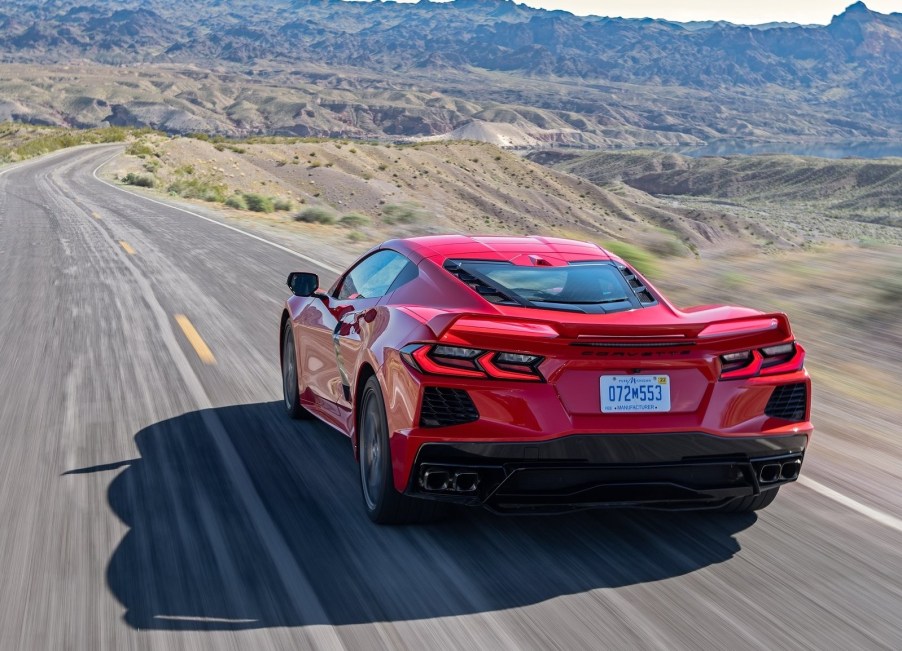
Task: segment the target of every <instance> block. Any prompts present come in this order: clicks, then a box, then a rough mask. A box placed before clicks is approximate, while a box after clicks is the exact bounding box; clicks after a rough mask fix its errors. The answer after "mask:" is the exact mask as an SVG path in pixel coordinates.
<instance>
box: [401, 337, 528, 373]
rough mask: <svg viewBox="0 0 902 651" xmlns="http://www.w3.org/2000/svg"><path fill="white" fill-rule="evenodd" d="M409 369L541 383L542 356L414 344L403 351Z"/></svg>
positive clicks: (402, 354)
mask: <svg viewBox="0 0 902 651" xmlns="http://www.w3.org/2000/svg"><path fill="white" fill-rule="evenodd" d="M401 356H402V357H403V359H404V361H406V362H407V364H408V365H410V366H412V367H413V368H414V369H416V370H418V371H420V372H421V373H428V374H430V375H446V376H449V377H467V378H482V379H495V380H520V381H527V382H541V381H542V380H543V378H542V374H541V373H539V370H538V365H539V364H540V363H541V361H542V358H541V357H539V356H538V355H523V354H520V353H505V352H498V351H493V350H482V349H476V348H465V347H463V346H445V345H432V344H411V345H410V346H406V347H405V348H403V349H402V350H401Z"/></svg>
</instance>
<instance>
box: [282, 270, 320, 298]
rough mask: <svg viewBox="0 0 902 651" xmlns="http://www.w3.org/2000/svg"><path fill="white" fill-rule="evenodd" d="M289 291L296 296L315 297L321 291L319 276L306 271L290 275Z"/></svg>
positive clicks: (294, 272)
mask: <svg viewBox="0 0 902 651" xmlns="http://www.w3.org/2000/svg"><path fill="white" fill-rule="evenodd" d="M288 289H290V290H291V293H292V294H294V295H295V296H314V295H315V294H316V293H317V291H316V290H318V289H319V276H317V275H316V274H312V273H307V272H306V271H293V272H291V273H290V274H288Z"/></svg>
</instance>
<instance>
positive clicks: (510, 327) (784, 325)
mask: <svg viewBox="0 0 902 651" xmlns="http://www.w3.org/2000/svg"><path fill="white" fill-rule="evenodd" d="M712 311H713V310H712ZM416 313H417V316H418V317H419V318H420V319H422V320H423V321H424V322H425V323H426V325H427V326H428V327H429V328H430V330H432V332H433V333H434V335H435V338H436V340H437V341H442V342H444V343H449V344H452V343H453V344H460V345H472V346H481V347H491V348H494V349H516V348H518V346H517V344H521V346H520V347H522V344H525V343H526V342H529V344H527V346H529V347H530V348H531V347H532V346H533V345H536V344H538V345H543V344H544V345H574V346H592V347H604V346H605V345H609V346H611V347H617V348H624V347H633V346H635V347H637V348H641V347H643V346H646V347H648V346H654V347H656V348H661V347H666V346H667V345H668V344H669V345H673V346H701V347H705V348H715V349H718V350H721V349H740V348H742V347H744V346H747V347H749V348H751V347H760V346H769V345H775V344H779V343H784V342H786V341H789V340H791V339H792V337H793V334H792V328H791V327H790V325H789V319H788V317H787V316H786V315H785V314H783V313H781V312H774V313H770V314H753V315H748V316H740V317H734V318H729V319H720V320H713V321H704V320H703V314H702V313H701V312H695V313H691V314H685V315H684V316H683V317H676V318H675V319H673V320H672V321H671V322H670V323H663V324H640V325H635V324H629V323H623V322H620V323H618V322H616V321H609V322H607V323H599V322H598V320H597V318H594V319H593V318H585V319H580V318H579V317H576V318H574V315H572V314H566V315H561V316H562V317H564V318H568V317H569V318H568V320H567V321H563V320H562V321H550V320H536V319H518V318H511V317H509V316H496V315H488V314H448V313H446V312H442V311H439V310H416ZM587 316H588V315H587ZM659 316H660V314H659Z"/></svg>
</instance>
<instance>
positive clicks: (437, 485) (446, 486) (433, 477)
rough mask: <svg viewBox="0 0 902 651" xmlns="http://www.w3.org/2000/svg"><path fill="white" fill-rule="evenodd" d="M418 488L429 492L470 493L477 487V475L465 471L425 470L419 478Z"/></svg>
mask: <svg viewBox="0 0 902 651" xmlns="http://www.w3.org/2000/svg"><path fill="white" fill-rule="evenodd" d="M420 486H422V487H423V488H424V489H425V490H427V491H430V492H438V491H451V492H454V493H472V492H475V491H476V489H477V488H478V487H479V473H477V472H472V471H467V470H460V471H454V470H448V469H446V468H427V469H426V470H424V471H423V474H422V476H421V477H420Z"/></svg>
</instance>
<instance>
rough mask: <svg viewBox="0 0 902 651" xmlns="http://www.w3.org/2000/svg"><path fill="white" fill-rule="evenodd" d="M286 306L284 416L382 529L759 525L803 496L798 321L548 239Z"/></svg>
mask: <svg viewBox="0 0 902 651" xmlns="http://www.w3.org/2000/svg"><path fill="white" fill-rule="evenodd" d="M288 286H289V289H290V290H291V292H292V295H291V296H290V297H289V298H288V300H287V301H286V303H285V309H284V311H283V313H282V317H281V325H280V328H281V329H280V350H281V368H282V385H283V392H284V401H285V409H286V411H287V413H288V415H290V416H291V417H293V418H310V417H315V418H318V419H320V420H322V421H324V422H325V423H327V424H329V425H331V426H332V427H334V428H336V429H338V430H339V431H340V432H342V433H343V434H345V435H346V436H348V437H350V439H351V441H352V444H353V446H352V447H353V450H354V454H355V457H356V458H357V461H358V466H359V481H360V486H361V493H362V497H363V499H362V501H363V506H364V508H365V510H366V513H367V514H368V516H369V517H370V518H371V519H372V520H373V521H375V522H378V523H386V524H390V523H406V522H417V521H426V520H430V519H434V518H437V517H439V516H440V514H441V513H442V512H443V510H444V509H445V508H446V507H447V506H448V505H449V504H461V505H473V506H483V507H485V508H488V509H491V510H493V511H495V512H499V513H556V512H562V511H569V510H577V509H585V508H601V507H608V508H611V507H625V508H644V509H710V510H712V511H720V512H724V511H726V512H746V511H755V510H758V509H762V508H764V507H766V506H767V505H769V504H770V503H771V502H772V501H773V500H774V498H775V497H776V495H777V492H778V491H779V489H780V488H781V487H782V486H783V485H785V484H787V483H790V482H793V481H795V480H796V479H797V478H798V476H799V472H800V470H801V466H802V461H803V458H804V455H805V450H806V448H807V446H808V442H809V439H810V437H811V435H812V431H813V428H812V425H811V423H810V422H809V418H810V409H811V381H810V379H809V376H808V373H807V372H806V370H805V368H804V360H805V350H804V349H803V347H802V345H801V344H799V343H798V342H797V341H796V340H795V338H794V336H793V333H792V329H791V328H790V324H789V320H788V319H787V317H786V315H785V314H782V313H770V314H768V313H762V312H760V311H756V310H752V309H749V308H743V307H730V306H711V305H708V306H701V307H692V308H688V309H679V308H677V307H675V306H674V305H672V304H671V303H670V302H669V301H668V300H667V299H666V298H665V297H664V296H663V295H662V294H661V292H659V291H658V290H657V289H656V288H655V287H654V286H653V285H652V284H651V283H650V282H648V280H647V279H646V278H644V277H643V276H642V274H640V273H639V272H638V271H637V270H636V269H635V268H633V267H632V266H631V265H630V264H628V263H627V262H626V261H624V260H622V259H621V258H619V257H617V256H616V255H614V254H612V253H611V252H609V251H606V250H604V249H602V248H599V247H598V246H596V245H594V244H587V243H584V242H577V241H571V240H564V239H554V238H545V237H469V236H464V235H449V236H430V237H417V238H409V239H399V240H392V241H389V242H386V243H385V244H382V245H381V246H378V247H376V248H375V249H373V250H371V251H370V252H369V253H367V254H366V255H364V256H363V257H362V258H361V259H360V260H358V261H357V262H356V263H355V264H353V265H352V266H351V267H350V268H349V269H348V270H347V271H346V272H345V273H344V274H342V275H341V276H340V277H339V278H338V280H337V281H336V282H335V283H334V284H333V285H332V287H331V288H329V289H328V290H323V289H321V288H320V287H319V279H318V277H317V276H316V275H315V274H312V273H305V272H294V273H292V274H290V275H289V277H288Z"/></svg>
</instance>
